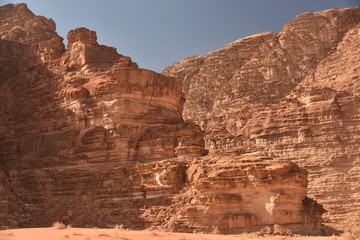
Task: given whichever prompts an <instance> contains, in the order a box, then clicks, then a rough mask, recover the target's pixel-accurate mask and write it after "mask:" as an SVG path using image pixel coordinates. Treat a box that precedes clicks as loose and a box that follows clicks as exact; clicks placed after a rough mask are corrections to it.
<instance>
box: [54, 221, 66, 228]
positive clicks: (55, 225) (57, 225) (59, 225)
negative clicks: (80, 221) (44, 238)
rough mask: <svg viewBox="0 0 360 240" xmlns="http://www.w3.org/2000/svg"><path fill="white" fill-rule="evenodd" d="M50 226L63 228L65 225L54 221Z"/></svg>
mask: <svg viewBox="0 0 360 240" xmlns="http://www.w3.org/2000/svg"><path fill="white" fill-rule="evenodd" d="M52 226H53V227H54V228H57V229H65V228H66V225H65V224H63V223H61V222H54V223H53V224H52Z"/></svg>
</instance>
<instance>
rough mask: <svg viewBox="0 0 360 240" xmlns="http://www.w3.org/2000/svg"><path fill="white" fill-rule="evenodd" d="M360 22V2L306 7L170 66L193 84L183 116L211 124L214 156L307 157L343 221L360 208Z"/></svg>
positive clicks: (322, 193)
mask: <svg viewBox="0 0 360 240" xmlns="http://www.w3.org/2000/svg"><path fill="white" fill-rule="evenodd" d="M359 22H360V8H350V9H333V10H327V11H322V12H317V13H305V14H302V15H299V16H297V17H296V18H295V19H294V20H292V21H290V22H289V23H287V24H285V26H284V28H283V30H282V32H280V33H271V32H270V33H263V34H258V35H254V36H250V37H247V38H244V39H240V40H238V41H235V42H234V43H231V44H229V45H227V46H226V47H224V48H223V49H220V50H217V51H214V52H211V53H209V55H207V56H196V58H195V59H199V61H196V62H194V60H193V59H192V58H188V59H184V60H183V61H181V62H178V63H175V64H174V65H172V66H169V67H167V68H166V69H164V71H163V73H164V74H167V75H170V76H173V77H176V78H177V79H179V80H180V81H182V82H186V84H187V85H188V87H187V88H186V89H185V90H184V92H185V93H187V95H186V99H187V100H186V102H185V105H184V111H183V116H184V119H185V120H190V121H193V122H195V123H196V124H198V125H199V126H200V127H201V129H202V130H204V131H205V133H206V136H205V141H206V149H208V150H209V151H210V154H219V153H231V152H237V153H239V154H244V153H257V154H262V155H268V156H272V157H276V158H280V159H286V160H290V161H294V162H296V163H298V164H299V165H300V166H302V167H305V168H306V169H307V170H308V171H309V194H310V196H311V197H314V198H315V199H316V200H318V201H319V202H321V203H322V204H324V206H325V208H326V209H327V210H328V213H327V222H328V223H332V224H333V226H340V227H343V226H347V224H346V219H347V218H349V217H350V216H351V215H353V212H354V211H355V212H357V213H358V212H359V211H360V198H359V192H360V186H359V184H358V182H359V180H360V178H359V176H360V175H359V167H358V163H359V146H360V145H359V141H358V139H359V137H358V136H359V130H360V128H359V111H360V109H359V106H360V105H359V94H358V91H357V89H358V85H359V84H358V78H359V74H360V72H359V71H360V68H359V66H358V65H359V61H358V51H359V50H358V49H359V39H360V38H359V30H360V28H359V25H358V24H359ZM200 59H201V61H200Z"/></svg>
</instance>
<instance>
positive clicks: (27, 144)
mask: <svg viewBox="0 0 360 240" xmlns="http://www.w3.org/2000/svg"><path fill="white" fill-rule="evenodd" d="M270 35H271V34H270ZM67 37H68V46H67V49H65V46H64V45H63V43H62V39H61V37H59V36H58V35H57V33H56V32H55V23H54V22H53V21H52V20H49V19H46V18H44V17H39V16H35V15H34V14H33V13H31V12H30V10H28V9H27V7H26V5H24V4H18V5H12V4H10V5H6V6H3V7H1V8H0V67H1V71H0V88H1V92H0V106H1V109H0V139H1V141H0V203H1V210H0V224H1V225H2V226H13V227H14V226H26V227H28V226H50V225H51V224H52V223H53V222H55V221H59V220H60V221H62V222H65V223H71V224H72V225H74V226H81V227H85V226H99V227H112V226H114V225H115V224H123V225H124V227H129V228H135V229H141V228H146V227H162V228H166V229H170V230H176V231H194V230H199V231H213V230H214V229H217V230H218V231H219V232H223V233H228V232H241V231H245V230H249V229H253V230H258V229H260V228H262V227H264V226H273V225H274V224H281V225H286V226H287V227H288V228H289V229H292V230H293V231H294V232H303V233H305V232H306V233H318V232H319V230H320V225H319V224H320V222H321V215H322V213H323V209H322V208H321V206H319V205H317V204H316V203H314V202H313V201H311V200H309V199H308V198H306V186H307V172H306V171H305V170H303V169H300V168H299V167H297V166H296V165H295V164H290V163H285V162H284V161H282V160H277V159H273V160H271V159H269V158H262V157H256V156H248V157H239V156H235V155H234V156H228V157H225V156H224V157H219V156H218V157H201V156H203V155H206V154H207V150H205V148H204V146H205V141H204V133H203V132H202V131H201V130H200V128H199V127H198V126H197V125H195V124H194V123H192V122H184V121H183V118H182V114H181V113H182V109H183V104H184V98H183V93H182V88H183V87H182V84H181V82H179V81H177V80H176V79H175V78H173V77H168V76H165V75H162V74H158V73H155V72H153V71H150V70H146V69H141V68H139V67H138V66H137V64H136V63H134V62H132V61H131V58H130V57H127V56H123V55H121V54H119V53H117V51H116V49H115V48H112V47H108V46H104V45H100V44H99V43H98V42H97V37H96V33H95V32H93V31H90V30H88V29H86V28H78V29H75V30H72V31H70V32H69V33H68V36H67ZM264 37H265V38H266V37H267V36H264ZM193 60H194V62H196V63H197V64H201V57H200V58H199V59H193ZM189 71H190V72H192V70H191V67H190V66H189ZM192 74H193V75H196V74H198V73H197V72H196V70H195V71H193V72H192ZM189 86H191V82H189ZM191 89H192V88H190V90H189V91H192V90H191ZM284 182H287V183H286V184H284ZM254 199H258V200H257V201H253V200H254ZM229 204H230V205H229ZM229 206H231V207H233V208H231V209H230V208H229ZM254 206H257V207H258V209H256V210H254ZM274 231H275V230H274Z"/></svg>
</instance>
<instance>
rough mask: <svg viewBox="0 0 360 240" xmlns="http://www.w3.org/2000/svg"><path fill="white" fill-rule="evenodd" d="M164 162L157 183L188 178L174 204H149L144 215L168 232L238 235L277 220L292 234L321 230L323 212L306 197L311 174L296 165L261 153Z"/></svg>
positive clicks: (168, 183) (172, 184) (167, 184)
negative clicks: (181, 162)
mask: <svg viewBox="0 0 360 240" xmlns="http://www.w3.org/2000/svg"><path fill="white" fill-rule="evenodd" d="M163 164H164V165H163V166H162V168H161V167H160V169H158V170H157V168H155V169H156V170H155V171H156V172H161V170H162V169H164V170H163V171H162V172H161V173H160V174H159V175H157V176H159V177H158V178H157V179H158V182H157V184H160V185H161V186H162V187H163V188H173V189H174V188H176V186H179V182H183V189H182V191H181V192H180V193H178V194H176V195H175V196H174V198H173V204H172V205H170V206H169V207H166V208H159V207H152V208H149V209H147V211H146V212H145V214H144V215H145V217H147V218H148V219H149V220H151V221H154V222H156V221H158V224H159V225H160V226H162V227H163V228H165V229H167V230H170V231H180V232H216V233H225V234H236V233H239V232H244V231H247V232H252V231H260V230H261V229H263V228H265V227H269V228H270V226H271V227H273V226H274V225H275V224H278V225H281V226H283V227H284V228H285V229H287V230H288V231H289V232H291V233H297V234H311V235H314V234H321V233H320V223H321V216H322V214H323V212H324V210H323V208H322V207H320V206H319V205H317V204H314V202H313V201H312V200H310V199H308V198H306V186H307V172H306V170H304V169H300V168H299V167H298V166H297V165H295V164H293V163H286V162H285V161H278V160H275V159H271V158H266V157H259V156H241V157H239V156H222V157H219V156H218V157H215V156H207V157H202V158H196V159H194V160H193V161H192V162H190V163H188V165H187V167H186V168H184V164H176V165H175V166H174V165H172V167H169V166H166V163H163ZM165 166H166V167H165ZM153 169H154V168H153ZM156 174H158V173H156ZM174 176H184V177H183V178H180V179H181V180H180V179H179V178H178V177H177V178H174ZM179 180H180V181H179ZM154 184H155V185H156V183H155V182H154V183H153V184H152V185H151V184H149V185H150V186H154ZM271 232H273V233H274V229H272V231H271ZM271 232H270V233H271Z"/></svg>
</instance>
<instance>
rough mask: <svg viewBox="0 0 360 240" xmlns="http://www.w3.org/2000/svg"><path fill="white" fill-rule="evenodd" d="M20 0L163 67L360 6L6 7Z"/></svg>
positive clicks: (195, 0)
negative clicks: (302, 17)
mask: <svg viewBox="0 0 360 240" xmlns="http://www.w3.org/2000/svg"><path fill="white" fill-rule="evenodd" d="M20 2H24V3H27V5H28V7H29V8H30V10H31V11H32V12H34V13H35V14H36V15H42V16H45V17H47V18H52V19H53V20H54V21H55V22H56V25H57V32H58V33H59V35H60V36H62V37H63V38H65V39H66V35H67V32H68V31H69V30H71V29H74V28H77V27H86V28H89V29H90V30H94V31H96V32H97V36H98V42H99V43H100V44H103V45H108V46H112V47H116V48H117V50H118V52H119V53H120V54H123V55H126V56H130V57H131V58H132V60H133V61H135V62H137V63H138V65H139V66H140V67H141V68H147V69H151V70H154V71H157V72H161V71H162V69H163V68H164V67H166V66H168V65H171V64H172V63H174V62H177V61H180V60H182V59H183V58H185V57H189V56H193V55H205V54H207V53H209V52H211V51H214V50H217V49H220V48H223V47H224V46H225V45H226V44H228V43H231V42H233V41H235V40H237V39H240V38H243V37H247V36H250V35H252V34H256V33H260V32H267V31H273V32H280V31H281V28H282V26H283V25H284V24H285V23H286V22H288V21H290V20H291V19H293V18H294V17H295V16H296V15H299V14H301V13H304V12H310V11H311V12H316V11H321V10H325V9H330V8H344V7H354V6H360V0H300V1H298V0H271V1H270V0H102V1H100V0H61V1H57V0H20V1H18V0H0V6H1V5H4V4H7V3H20Z"/></svg>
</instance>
